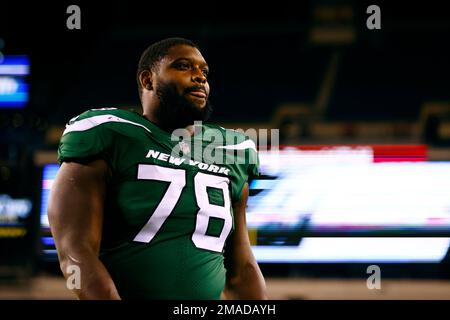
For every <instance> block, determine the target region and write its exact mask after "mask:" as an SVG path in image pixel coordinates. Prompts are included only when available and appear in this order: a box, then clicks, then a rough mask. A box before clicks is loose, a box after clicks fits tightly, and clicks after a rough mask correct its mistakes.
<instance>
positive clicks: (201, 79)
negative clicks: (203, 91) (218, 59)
mask: <svg viewBox="0 0 450 320" xmlns="http://www.w3.org/2000/svg"><path fill="white" fill-rule="evenodd" d="M192 81H193V82H197V83H205V82H206V77H205V75H204V74H203V72H202V70H200V69H198V68H195V69H194V70H193V71H192Z"/></svg>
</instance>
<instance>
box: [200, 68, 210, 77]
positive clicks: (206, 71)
mask: <svg viewBox="0 0 450 320" xmlns="http://www.w3.org/2000/svg"><path fill="white" fill-rule="evenodd" d="M202 72H203V75H204V76H205V77H207V76H208V74H209V71H208V70H206V69H204V70H202Z"/></svg>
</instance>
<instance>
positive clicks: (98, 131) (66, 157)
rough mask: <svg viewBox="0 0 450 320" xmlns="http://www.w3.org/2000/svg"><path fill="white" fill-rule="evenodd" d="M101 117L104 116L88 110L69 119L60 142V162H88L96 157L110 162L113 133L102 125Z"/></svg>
mask: <svg viewBox="0 0 450 320" xmlns="http://www.w3.org/2000/svg"><path fill="white" fill-rule="evenodd" d="M101 117H103V116H95V113H94V114H93V113H92V112H90V111H87V112H85V113H83V114H81V115H80V116H78V117H76V118H73V119H72V120H70V121H69V123H68V124H67V125H66V129H65V130H64V133H63V135H62V137H61V140H60V143H59V147H58V163H60V164H61V163H62V162H64V161H75V162H81V163H86V162H89V161H92V160H96V159H104V160H106V161H107V162H108V163H109V162H110V159H111V152H112V146H113V143H112V135H111V133H110V131H109V130H108V128H107V127H106V126H105V125H102V118H101Z"/></svg>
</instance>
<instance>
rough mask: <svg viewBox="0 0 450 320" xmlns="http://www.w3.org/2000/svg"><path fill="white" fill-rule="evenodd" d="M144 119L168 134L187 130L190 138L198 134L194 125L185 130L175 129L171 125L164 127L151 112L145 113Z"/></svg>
mask: <svg viewBox="0 0 450 320" xmlns="http://www.w3.org/2000/svg"><path fill="white" fill-rule="evenodd" d="M142 116H143V117H144V118H146V119H147V120H149V121H150V122H152V123H154V124H156V125H157V126H158V127H159V128H161V129H162V130H164V131H166V132H167V133H170V134H171V133H172V132H173V131H175V130H176V129H185V130H186V131H187V132H188V134H189V135H190V136H193V135H194V134H195V133H196V128H195V126H194V125H192V124H191V125H188V126H186V127H184V128H175V127H171V126H170V125H169V126H167V125H163V124H162V122H161V121H160V120H159V119H158V118H157V117H156V116H155V115H154V114H153V113H151V112H145V113H144V114H143V115H142Z"/></svg>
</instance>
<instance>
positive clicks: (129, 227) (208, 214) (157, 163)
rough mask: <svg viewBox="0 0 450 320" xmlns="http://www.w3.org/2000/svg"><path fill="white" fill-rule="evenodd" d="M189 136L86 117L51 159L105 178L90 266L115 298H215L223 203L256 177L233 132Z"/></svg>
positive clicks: (110, 111)
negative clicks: (106, 171) (101, 168)
mask: <svg viewBox="0 0 450 320" xmlns="http://www.w3.org/2000/svg"><path fill="white" fill-rule="evenodd" d="M196 129H197V130H196V131H195V134H194V135H192V136H189V135H184V134H180V136H184V137H178V134H177V135H173V134H170V133H167V132H166V131H164V130H162V129H160V128H159V127H158V126H156V125H155V124H153V123H152V122H150V121H149V120H147V119H146V118H144V117H143V116H142V115H140V114H138V113H136V112H133V111H128V110H120V109H114V108H104V109H93V110H89V111H86V112H84V113H83V114H81V115H79V116H78V117H75V118H73V119H71V120H70V122H69V123H68V124H67V126H66V129H65V131H64V133H63V136H62V138H61V141H60V145H59V149H58V161H59V162H60V163H62V162H63V161H75V162H80V163H86V162H88V161H91V160H94V159H99V158H100V159H104V160H105V161H106V162H107V163H108V165H109V167H110V170H111V173H112V174H111V177H110V179H109V181H108V184H107V186H108V187H107V188H108V190H107V196H106V201H105V209H104V222H103V233H102V242H101V249H100V259H101V261H102V262H103V263H104V265H105V266H106V268H107V269H108V271H109V272H110V274H111V277H112V278H113V280H114V282H115V284H116V286H117V289H118V291H119V294H120V295H121V297H122V298H142V299H219V298H220V293H221V292H222V290H223V288H224V285H225V273H226V270H225V267H224V257H223V253H224V247H225V243H226V240H227V238H228V237H229V235H230V234H231V233H232V232H233V229H234V218H233V210H232V203H233V202H235V201H237V200H239V198H240V196H241V192H242V188H243V186H244V184H245V183H246V181H247V180H248V179H249V178H251V177H252V176H254V175H257V174H258V155H257V152H256V147H255V144H254V143H253V141H252V140H250V139H249V138H248V137H247V136H245V135H244V134H242V133H240V132H237V131H234V130H229V129H224V128H222V127H219V126H215V125H210V124H201V125H197V127H196ZM181 133H183V132H181Z"/></svg>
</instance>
